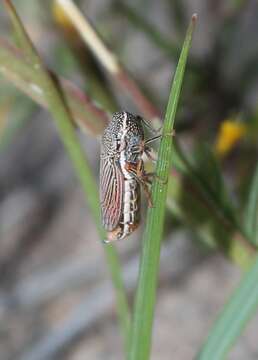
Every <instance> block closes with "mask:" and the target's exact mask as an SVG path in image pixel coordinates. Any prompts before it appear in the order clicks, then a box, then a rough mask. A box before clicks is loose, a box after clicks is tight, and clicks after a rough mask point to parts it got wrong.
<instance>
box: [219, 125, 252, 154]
mask: <svg viewBox="0 0 258 360" xmlns="http://www.w3.org/2000/svg"><path fill="white" fill-rule="evenodd" d="M245 134H246V126H245V125H244V124H242V123H240V122H236V121H234V120H224V121H223V123H222V124H221V126H220V129H219V132H218V136H217V140H216V143H215V150H216V152H217V154H218V155H219V156H224V155H226V154H227V153H228V152H230V151H231V150H232V148H233V147H234V146H235V145H236V143H237V142H238V141H239V140H241V139H242V138H243V136H244V135H245Z"/></svg>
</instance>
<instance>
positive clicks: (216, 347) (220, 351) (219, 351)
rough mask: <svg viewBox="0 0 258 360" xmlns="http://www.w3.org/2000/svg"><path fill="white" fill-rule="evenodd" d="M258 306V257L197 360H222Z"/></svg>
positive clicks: (212, 330) (220, 317)
mask: <svg viewBox="0 0 258 360" xmlns="http://www.w3.org/2000/svg"><path fill="white" fill-rule="evenodd" d="M257 307H258V258H256V260H255V262H254V264H253V266H252V267H251V269H250V270H249V271H248V272H247V273H246V274H245V275H244V276H243V279H242V281H241V282H240V285H239V286H238V288H237V289H236V290H235V291H234V293H233V294H232V296H231V297H230V299H229V301H228V303H227V304H226V305H225V307H224V310H223V311H222V313H221V314H220V316H219V318H218V320H217V321H216V323H215V325H214V326H213V328H212V329H211V331H210V333H209V336H208V338H207V340H206V343H205V344H204V346H203V348H202V349H201V351H200V353H199V355H198V356H197V358H196V359H197V360H218V359H219V360H222V359H225V358H226V356H227V353H228V351H229V350H230V348H231V347H232V345H233V344H234V343H235V341H236V340H237V338H238V337H239V336H240V334H241V333H242V331H243V330H244V328H245V326H246V324H247V322H248V320H249V319H250V318H251V317H252V316H253V315H254V313H255V311H257Z"/></svg>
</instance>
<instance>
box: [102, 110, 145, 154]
mask: <svg viewBox="0 0 258 360" xmlns="http://www.w3.org/2000/svg"><path fill="white" fill-rule="evenodd" d="M122 138H123V139H124V140H125V142H126V150H125V152H126V158H127V160H128V161H134V159H135V153H136V152H137V149H139V147H140V144H141V142H142V141H143V139H144V132H143V127H142V121H141V118H140V117H139V116H135V115H132V114H130V113H128V112H124V111H123V112H116V113H114V115H113V117H112V119H111V121H110V123H109V124H108V126H107V127H106V129H105V130H104V133H103V136H102V144H101V145H102V151H101V154H102V156H110V157H112V156H116V155H117V153H118V152H119V149H120V146H121V139H122Z"/></svg>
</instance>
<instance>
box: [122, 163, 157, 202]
mask: <svg viewBox="0 0 258 360" xmlns="http://www.w3.org/2000/svg"><path fill="white" fill-rule="evenodd" d="M143 165H144V163H143V160H140V161H139V162H138V163H137V165H136V164H132V163H126V165H125V168H126V170H127V171H129V172H130V174H132V175H133V176H134V177H135V179H136V180H137V181H139V183H140V184H141V185H142V188H143V191H144V193H145V196H146V198H147V201H148V206H149V207H153V202H152V199H151V193H150V190H149V187H148V185H147V184H150V183H151V182H150V180H149V179H148V177H149V174H147V173H145V171H144V166H143ZM150 175H151V176H152V174H150Z"/></svg>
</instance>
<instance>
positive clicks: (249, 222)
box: [245, 165, 258, 246]
mask: <svg viewBox="0 0 258 360" xmlns="http://www.w3.org/2000/svg"><path fill="white" fill-rule="evenodd" d="M245 229H246V232H247V235H248V236H249V239H250V241H251V242H252V243H253V244H254V245H256V246H257V245H258V165H257V167H256V169H255V173H254V175H253V180H252V183H251V186H250V192H249V196H248V200H247V206H246V210H245Z"/></svg>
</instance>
